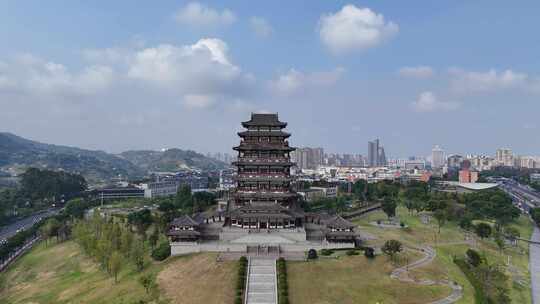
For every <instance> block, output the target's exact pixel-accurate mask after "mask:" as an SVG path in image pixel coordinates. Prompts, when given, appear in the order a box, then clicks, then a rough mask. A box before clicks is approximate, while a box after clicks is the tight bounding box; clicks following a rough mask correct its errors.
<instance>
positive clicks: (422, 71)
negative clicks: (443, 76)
mask: <svg viewBox="0 0 540 304" xmlns="http://www.w3.org/2000/svg"><path fill="white" fill-rule="evenodd" d="M398 74H399V75H400V76H402V77H412V78H430V77H432V76H433V74H434V71H433V69H432V68H431V67H430V66H425V65H421V66H411V67H402V68H400V69H399V71H398Z"/></svg>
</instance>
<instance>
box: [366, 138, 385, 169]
mask: <svg viewBox="0 0 540 304" xmlns="http://www.w3.org/2000/svg"><path fill="white" fill-rule="evenodd" d="M386 164H387V160H386V153H385V152H384V147H383V146H381V145H380V143H379V139H375V140H374V141H369V142H368V166H369V167H382V166H386Z"/></svg>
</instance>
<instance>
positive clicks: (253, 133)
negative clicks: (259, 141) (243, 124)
mask: <svg viewBox="0 0 540 304" xmlns="http://www.w3.org/2000/svg"><path fill="white" fill-rule="evenodd" d="M238 136H240V137H244V136H268V137H272V136H275V137H289V136H291V133H287V132H283V131H253V130H247V131H242V132H238Z"/></svg>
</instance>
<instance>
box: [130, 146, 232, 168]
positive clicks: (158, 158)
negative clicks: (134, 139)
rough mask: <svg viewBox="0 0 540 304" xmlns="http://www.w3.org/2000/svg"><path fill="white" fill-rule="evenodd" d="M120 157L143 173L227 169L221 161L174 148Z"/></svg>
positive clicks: (134, 152) (131, 152)
mask: <svg viewBox="0 0 540 304" xmlns="http://www.w3.org/2000/svg"><path fill="white" fill-rule="evenodd" d="M120 156H121V157H123V158H124V159H126V160H128V161H130V162H132V163H133V164H135V165H137V166H139V167H140V168H142V169H144V170H145V171H177V170H181V169H186V168H197V169H201V170H216V169H224V168H225V167H227V164H225V163H224V162H222V161H219V160H216V159H213V158H208V157H206V156H204V155H202V154H200V153H197V152H195V151H191V150H181V149H176V148H174V149H168V150H165V151H150V150H136V151H126V152H122V153H121V154H120Z"/></svg>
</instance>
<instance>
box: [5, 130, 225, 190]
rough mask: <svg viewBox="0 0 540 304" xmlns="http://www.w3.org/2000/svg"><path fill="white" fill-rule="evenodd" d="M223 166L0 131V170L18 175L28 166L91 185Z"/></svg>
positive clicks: (187, 153)
mask: <svg viewBox="0 0 540 304" xmlns="http://www.w3.org/2000/svg"><path fill="white" fill-rule="evenodd" d="M226 166H227V165H226V164H225V163H223V162H221V161H219V160H215V159H212V158H208V157H206V156H204V155H202V154H200V153H197V152H195V151H192V150H182V149H178V148H173V149H168V150H166V151H152V150H130V151H125V152H122V153H119V154H112V153H107V152H105V151H101V150H88V149H82V148H78V147H70V146H64V145H54V144H47V143H41V142H38V141H34V140H30V139H26V138H24V137H21V136H18V135H16V134H13V133H9V132H0V170H3V171H6V170H8V169H11V170H14V171H15V172H19V173H20V172H22V171H24V170H25V168H28V167H37V168H47V169H51V170H65V171H69V172H73V173H79V174H82V175H83V176H85V178H87V179H88V180H89V182H91V183H95V182H100V181H108V180H111V179H112V178H115V177H119V176H121V177H128V178H140V177H143V176H145V175H147V174H148V172H150V171H160V170H162V171H174V170H179V169H200V170H212V169H222V168H224V167H226Z"/></svg>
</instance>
